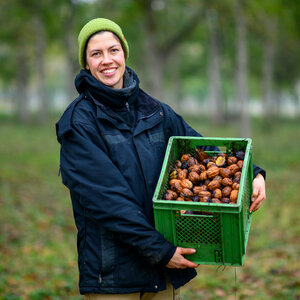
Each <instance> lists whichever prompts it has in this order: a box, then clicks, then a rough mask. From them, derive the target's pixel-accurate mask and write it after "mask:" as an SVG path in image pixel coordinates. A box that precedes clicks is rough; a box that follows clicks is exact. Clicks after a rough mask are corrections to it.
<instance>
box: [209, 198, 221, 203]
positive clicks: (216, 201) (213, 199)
mask: <svg viewBox="0 0 300 300" xmlns="http://www.w3.org/2000/svg"><path fill="white" fill-rule="evenodd" d="M211 202H212V203H222V202H221V200H220V199H217V198H212V199H211Z"/></svg>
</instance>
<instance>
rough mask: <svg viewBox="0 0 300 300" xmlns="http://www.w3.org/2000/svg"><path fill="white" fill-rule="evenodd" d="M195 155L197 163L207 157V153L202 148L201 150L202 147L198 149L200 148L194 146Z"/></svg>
mask: <svg viewBox="0 0 300 300" xmlns="http://www.w3.org/2000/svg"><path fill="white" fill-rule="evenodd" d="M195 157H196V159H197V161H198V162H199V163H202V162H203V161H204V160H205V159H207V158H208V157H209V156H208V154H207V153H206V152H205V151H204V150H202V149H200V148H196V153H195Z"/></svg>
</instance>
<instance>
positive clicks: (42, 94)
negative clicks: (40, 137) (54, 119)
mask: <svg viewBox="0 0 300 300" xmlns="http://www.w3.org/2000/svg"><path fill="white" fill-rule="evenodd" d="M34 24H35V30H36V46H35V50H36V55H35V57H36V59H35V62H36V71H37V98H38V105H39V110H38V122H39V123H40V124H42V123H44V122H45V121H46V118H47V116H48V101H47V100H48V99H47V92H46V78H45V77H46V76H45V49H46V33H45V26H44V23H43V21H42V20H41V18H40V17H36V18H35V20H34Z"/></svg>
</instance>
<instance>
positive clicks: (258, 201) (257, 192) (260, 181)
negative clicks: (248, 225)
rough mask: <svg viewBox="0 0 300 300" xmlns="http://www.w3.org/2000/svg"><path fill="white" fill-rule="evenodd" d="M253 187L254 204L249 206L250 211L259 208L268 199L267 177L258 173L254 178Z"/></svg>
mask: <svg viewBox="0 0 300 300" xmlns="http://www.w3.org/2000/svg"><path fill="white" fill-rule="evenodd" d="M252 187H253V193H252V196H251V201H252V204H251V206H250V208H249V212H250V213H251V212H252V211H256V210H258V209H259V208H260V206H261V205H262V203H263V202H264V201H265V199H266V187H265V179H264V177H263V176H262V175H261V174H258V175H257V176H256V177H255V178H254V179H253V182H252Z"/></svg>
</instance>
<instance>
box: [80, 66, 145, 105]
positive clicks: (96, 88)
mask: <svg viewBox="0 0 300 300" xmlns="http://www.w3.org/2000/svg"><path fill="white" fill-rule="evenodd" d="M123 79H124V88H122V89H113V88H110V87H109V86H106V85H105V84H103V83H102V82H100V81H98V80H97V79H96V78H95V77H94V76H93V75H92V74H91V73H90V71H88V70H86V69H82V70H81V71H80V72H79V74H78V75H77V76H76V78H75V87H76V89H77V91H78V93H79V94H85V95H86V96H88V97H90V98H92V99H93V100H96V101H98V102H100V103H102V104H104V105H106V106H109V107H112V108H122V107H124V106H125V104H126V102H127V103H128V104H130V105H134V103H135V101H136V97H137V94H138V91H139V83H140V82H139V79H138V76H137V75H136V73H135V72H134V71H133V70H132V69H130V68H129V67H126V69H125V73H124V76H123Z"/></svg>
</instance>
